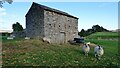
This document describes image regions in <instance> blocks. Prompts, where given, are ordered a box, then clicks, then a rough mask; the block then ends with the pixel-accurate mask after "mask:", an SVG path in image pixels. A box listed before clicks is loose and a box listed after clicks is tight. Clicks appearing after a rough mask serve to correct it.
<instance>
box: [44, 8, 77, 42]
mask: <svg viewBox="0 0 120 68" xmlns="http://www.w3.org/2000/svg"><path fill="white" fill-rule="evenodd" d="M44 27H45V28H44V32H45V37H46V38H48V39H50V41H51V42H52V43H67V42H68V41H69V40H73V39H74V38H75V37H78V20H77V19H76V18H72V17H68V16H65V15H61V14H59V13H55V12H51V11H47V10H44Z"/></svg>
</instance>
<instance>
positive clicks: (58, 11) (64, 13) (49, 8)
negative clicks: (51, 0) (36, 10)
mask: <svg viewBox="0 0 120 68" xmlns="http://www.w3.org/2000/svg"><path fill="white" fill-rule="evenodd" d="M33 4H35V5H38V6H39V7H41V8H43V9H45V10H49V11H53V12H56V13H59V14H63V15H66V16H70V17H73V18H77V17H75V16H72V15H70V14H68V13H66V12H63V11H60V10H57V9H54V8H51V7H48V6H45V5H41V4H38V3H35V2H33ZM77 19H78V18H77Z"/></svg>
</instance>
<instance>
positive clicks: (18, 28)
mask: <svg viewBox="0 0 120 68" xmlns="http://www.w3.org/2000/svg"><path fill="white" fill-rule="evenodd" d="M12 29H13V31H22V30H23V27H22V25H20V23H19V22H16V23H15V24H13V25H12Z"/></svg>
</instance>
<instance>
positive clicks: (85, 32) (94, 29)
mask: <svg viewBox="0 0 120 68" xmlns="http://www.w3.org/2000/svg"><path fill="white" fill-rule="evenodd" d="M95 32H109V30H107V29H105V28H103V27H102V26H99V25H93V26H92V28H91V29H88V30H84V29H82V30H81V31H80V32H78V35H80V36H82V37H85V36H88V35H90V34H92V33H95Z"/></svg>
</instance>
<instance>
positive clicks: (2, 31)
mask: <svg viewBox="0 0 120 68" xmlns="http://www.w3.org/2000/svg"><path fill="white" fill-rule="evenodd" d="M11 32H12V30H0V33H11Z"/></svg>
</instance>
